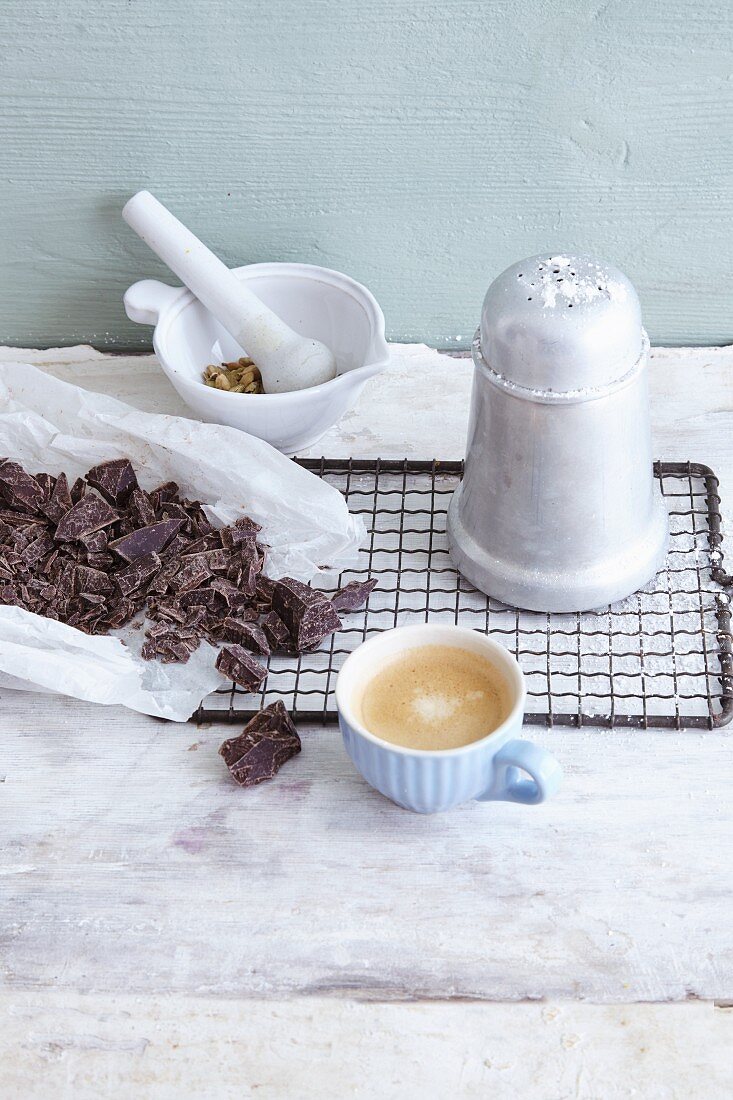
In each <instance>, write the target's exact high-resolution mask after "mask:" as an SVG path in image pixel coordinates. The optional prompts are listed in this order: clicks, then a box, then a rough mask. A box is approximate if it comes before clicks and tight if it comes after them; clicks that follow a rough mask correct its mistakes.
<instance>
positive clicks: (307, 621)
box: [272, 577, 341, 653]
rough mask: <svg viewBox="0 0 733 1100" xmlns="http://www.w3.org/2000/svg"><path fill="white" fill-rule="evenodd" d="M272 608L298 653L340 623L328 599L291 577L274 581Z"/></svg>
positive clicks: (321, 593) (326, 634) (337, 626)
mask: <svg viewBox="0 0 733 1100" xmlns="http://www.w3.org/2000/svg"><path fill="white" fill-rule="evenodd" d="M272 607H273V610H274V611H276V612H277V614H278V615H279V616H280V618H281V619H282V621H283V622H284V623H285V625H286V627H287V628H288V631H289V632H290V637H291V638H292V642H293V645H294V647H295V649H296V651H297V652H298V653H302V652H303V651H304V650H306V649H313V648H314V647H315V646H317V645H319V644H320V642H322V641H323V639H324V638H327V637H328V636H329V634H333V633H334V631H336V630H338V629H339V627H340V626H341V620H340V619H339V617H338V615H337V614H336V612H335V610H334V608H333V606H332V604H331V601H330V600H329V599H328V598H327V597H326V596H325V595H324V594H323V592H319V591H317V590H316V589H315V588H311V587H310V585H308V584H303V583H302V581H297V580H295V579H294V578H293V577H282V578H281V579H280V580H279V581H275V586H274V589H273V593H272Z"/></svg>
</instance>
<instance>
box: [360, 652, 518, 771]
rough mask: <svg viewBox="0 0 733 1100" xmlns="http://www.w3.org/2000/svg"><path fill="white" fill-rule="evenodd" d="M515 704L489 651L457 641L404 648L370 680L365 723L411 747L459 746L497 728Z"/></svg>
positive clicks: (363, 693)
mask: <svg viewBox="0 0 733 1100" xmlns="http://www.w3.org/2000/svg"><path fill="white" fill-rule="evenodd" d="M511 708H512V699H511V693H510V690H509V686H508V685H507V683H506V682H505V680H504V678H503V676H502V675H501V673H500V672H499V671H498V670H497V669H496V668H495V667H494V665H492V664H491V663H490V662H489V661H488V660H487V659H486V658H485V657H483V656H481V655H480V654H478V653H474V652H472V651H471V650H468V649H460V648H457V647H455V646H446V645H426V646H418V647H416V648H414V649H407V650H403V651H402V652H401V653H398V654H396V655H395V656H394V657H392V658H387V659H386V660H385V663H384V664H383V666H382V667H381V668H380V670H379V672H376V673H375V674H374V675H373V676H372V677H371V679H369V680H368V681H366V683H365V684H364V687H363V689H362V691H361V693H360V697H359V698H358V699H357V701H356V706H355V710H356V715H357V717H358V719H359V721H360V722H361V724H362V725H363V726H364V727H365V728H366V729H367V730H368V731H369V732H370V733H373V734H374V735H375V736H376V737H381V738H382V739H383V740H384V741H390V742H392V744H394V745H404V746H405V748H409V749H430V750H435V749H456V748H459V747H460V746H461V745H470V744H471V742H472V741H479V740H480V739H481V738H482V737H486V735H487V734H489V733H492V732H493V731H494V730H495V729H497V727H498V726H500V725H501V723H502V722H503V721H504V719H505V718H507V717H508V715H509V712H510V711H511Z"/></svg>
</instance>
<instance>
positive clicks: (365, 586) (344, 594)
mask: <svg viewBox="0 0 733 1100" xmlns="http://www.w3.org/2000/svg"><path fill="white" fill-rule="evenodd" d="M376 587H377V580H376V577H369V579H368V580H366V581H350V582H349V584H346V585H344V587H343V588H339V590H338V592H336V594H335V595H334V596H331V606H332V607H335V608H336V610H337V611H359V610H360V608H362V607H363V606H364V605H365V603H366V602H367V600H368V599H369V597H370V596H371V594H372V592H373V591H374V589H375V588H376Z"/></svg>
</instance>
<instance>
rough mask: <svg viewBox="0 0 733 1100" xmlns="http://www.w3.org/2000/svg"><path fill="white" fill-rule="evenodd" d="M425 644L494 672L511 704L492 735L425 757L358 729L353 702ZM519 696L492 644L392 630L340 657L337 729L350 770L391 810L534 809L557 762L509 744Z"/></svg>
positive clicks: (450, 630) (473, 635) (556, 777)
mask: <svg viewBox="0 0 733 1100" xmlns="http://www.w3.org/2000/svg"><path fill="white" fill-rule="evenodd" d="M430 645H433V646H436V645H437V646H450V647H455V648H457V649H463V650H466V651H468V652H470V653H475V654H478V655H480V656H483V657H485V658H486V660H487V661H488V662H489V663H490V664H491V665H492V666H493V667H494V668H495V669H496V670H497V672H498V673H499V675H500V676H501V677H502V679H503V680H504V681H505V683H506V684H507V686H508V688H509V692H510V698H511V702H512V705H511V709H510V711H509V714H508V715H507V717H506V718H505V720H504V721H503V722H502V723H501V725H500V726H498V728H497V729H495V730H493V732H491V733H489V734H487V735H486V736H485V737H482V738H481V739H480V740H478V741H472V742H470V743H469V744H467V745H463V746H461V747H460V748H454V749H435V750H428V749H415V748H406V747H404V746H402V745H394V744H392V743H390V742H388V741H384V740H382V739H381V738H380V737H377V736H375V735H374V734H373V733H370V732H369V730H367V729H366V728H365V726H364V725H363V724H362V723H361V721H360V720H359V718H358V717H357V714H356V703H357V700H358V698H359V696H360V694H361V692H362V691H363V688H364V685H365V684H366V683H367V682H368V681H369V680H370V679H371V678H372V677H373V676H374V675H375V674H376V673H377V672H378V671H379V670H380V669H381V668H382V667H383V666H384V663H385V661H387V660H390V659H392V658H395V657H398V656H399V655H400V654H402V653H404V652H406V651H407V650H411V649H416V648H419V647H421V646H430ZM525 695H526V688H525V683H524V676H523V673H522V670H521V668H520V667H519V664H518V663H517V661H516V660H515V659H514V657H513V656H512V655H511V654H510V653H509V652H508V651H507V650H506V649H504V647H503V646H501V645H499V643H498V642H495V641H494V640H493V639H492V638H489V637H486V635H484V634H480V633H478V631H475V630H468V629H466V628H464V627H458V626H439V625H431V624H429V623H426V624H421V625H416V626H403V627H396V628H394V629H393V630H386V631H384V632H382V633H381V634H378V635H376V636H375V637H373V638H370V639H369V641H367V642H364V643H363V645H361V646H359V648H358V649H357V650H355V651H354V652H353V653H352V654H351V655H350V656H349V657H348V658H347V660H346V661H345V663H344V665H343V668H342V669H341V671H340V672H339V675H338V679H337V681H336V706H337V708H338V714H339V725H340V727H341V733H342V736H343V739H344V746H345V748H346V751H347V753H348V754H349V756H350V757H351V760H352V762H353V764H354V766H355V767H356V769H357V771H359V772H360V773H361V775H362V776H363V777H364V779H365V780H366V781H367V783H369V784H370V785H371V786H372V787H374V788H375V789H376V790H378V791H379V792H380V793H381V794H383V795H385V796H386V797H387V798H389V799H391V800H392V801H393V802H395V803H397V805H398V806H402V807H404V808H405V809H407V810H413V811H415V812H416V813H423V814H430V813H438V812H440V811H442V810H449V809H451V808H452V807H453V806H458V805H460V804H461V803H462V802H468V801H469V800H471V799H478V800H480V801H504V802H520V803H523V804H525V805H536V804H537V803H539V802H544V801H545V800H546V799H547V798H549V797H550V796H551V795H552V794H554V792H555V791H556V790H557V788H558V786H559V784H560V780H561V778H562V769H561V768H560V765H559V764H558V762H557V760H555V758H554V756H552V755H551V754H550V753H549V752H547V751H546V750H545V749H542V748H540V747H539V746H538V745H535V744H534V743H533V742H531V741H524V740H518V739H517V735H518V734H519V733H520V732H521V729H522V721H523V718H524V704H525Z"/></svg>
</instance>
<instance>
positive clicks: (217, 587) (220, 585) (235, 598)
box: [209, 577, 249, 609]
mask: <svg viewBox="0 0 733 1100" xmlns="http://www.w3.org/2000/svg"><path fill="white" fill-rule="evenodd" d="M209 588H210V589H211V591H213V592H218V593H219V595H220V596H221V597H222V598H223V599H224V601H225V602H226V605H227V607H229V608H232V609H235V608H238V607H241V606H242V605H243V604H245V603H247V601H248V599H249V596H248V594H247V592H246V591H243V590H242V589H240V588H238V587H237V585H236V584H232V582H231V581H228V580H227V579H226V577H214V578H213V580H212V581H211V583H210V584H209Z"/></svg>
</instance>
